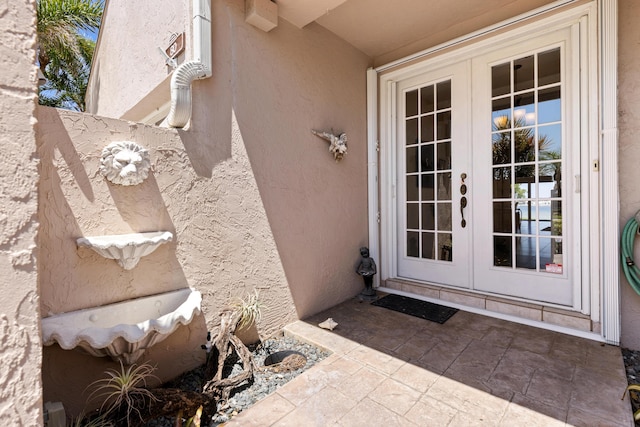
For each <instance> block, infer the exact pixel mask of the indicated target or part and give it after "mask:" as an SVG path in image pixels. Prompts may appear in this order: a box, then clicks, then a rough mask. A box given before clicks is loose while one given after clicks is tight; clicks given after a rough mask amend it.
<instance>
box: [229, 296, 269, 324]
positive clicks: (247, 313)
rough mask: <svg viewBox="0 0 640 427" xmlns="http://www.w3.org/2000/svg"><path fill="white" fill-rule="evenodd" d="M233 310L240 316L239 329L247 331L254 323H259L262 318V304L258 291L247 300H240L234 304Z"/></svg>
mask: <svg viewBox="0 0 640 427" xmlns="http://www.w3.org/2000/svg"><path fill="white" fill-rule="evenodd" d="M232 308H233V310H234V311H235V312H236V313H237V315H238V319H239V320H238V326H237V328H238V329H246V328H247V327H249V326H250V325H251V324H252V323H256V324H257V323H258V322H259V321H260V319H261V317H262V314H261V309H262V302H261V301H260V295H259V294H258V290H257V289H256V290H255V292H254V293H253V294H250V295H248V296H247V299H241V298H239V299H238V300H237V301H235V302H234V303H232Z"/></svg>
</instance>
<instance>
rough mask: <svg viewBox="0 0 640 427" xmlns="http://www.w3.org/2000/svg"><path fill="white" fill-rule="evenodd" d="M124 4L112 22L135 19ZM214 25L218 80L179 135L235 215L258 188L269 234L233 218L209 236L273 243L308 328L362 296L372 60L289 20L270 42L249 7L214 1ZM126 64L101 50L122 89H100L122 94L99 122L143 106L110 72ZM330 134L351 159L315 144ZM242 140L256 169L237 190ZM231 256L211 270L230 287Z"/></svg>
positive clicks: (103, 100) (223, 254) (118, 29)
mask: <svg viewBox="0 0 640 427" xmlns="http://www.w3.org/2000/svg"><path fill="white" fill-rule="evenodd" d="M122 3H123V2H121V1H110V2H109V11H108V14H109V16H111V14H112V13H113V14H114V15H116V14H119V13H120V12H117V13H116V11H115V10H116V8H124V7H125V6H123V5H122ZM151 3H153V2H152V1H150V0H148V1H146V2H144V1H143V2H136V5H137V8H138V9H137V11H136V12H135V13H138V14H144V13H145V11H146V10H147V9H149V7H151V6H149V7H147V5H148V4H151ZM163 7H165V8H168V9H171V8H177V9H176V12H175V13H177V14H180V13H182V12H181V10H182V9H180V8H181V7H182V6H180V7H178V6H176V5H175V4H174V2H168V3H166V4H165V5H164V6H163ZM130 12H131V13H134V12H133V11H130ZM212 21H213V22H212V28H213V29H212V31H213V35H212V38H213V77H212V78H210V79H206V80H201V81H196V82H194V84H193V116H192V125H191V128H190V129H189V130H188V131H180V132H179V135H180V138H181V140H182V143H183V144H184V147H185V154H186V156H187V157H188V160H189V161H190V163H191V167H192V168H193V170H194V171H195V173H196V174H197V175H198V180H202V181H203V182H207V183H210V184H209V185H213V186H215V187H216V188H217V191H219V192H225V193H226V194H228V195H229V196H228V197H229V198H230V199H233V200H235V204H236V206H235V207H232V208H233V209H234V210H235V209H246V206H247V201H246V199H245V197H244V196H242V193H237V190H236V187H235V186H229V184H230V183H233V182H235V181H234V179H241V180H244V179H247V178H250V179H251V180H255V185H256V186H257V190H258V192H259V199H260V203H261V204H262V207H263V209H264V213H265V214H266V220H267V221H268V228H267V229H265V230H264V231H263V232H262V234H255V233H254V232H253V231H251V227H252V224H253V222H254V221H253V219H249V221H245V219H246V218H241V219H240V220H235V219H234V218H233V217H230V218H228V217H227V216H228V215H225V214H224V212H223V215H222V216H218V217H207V218H202V220H201V227H203V228H207V227H211V225H212V224H214V225H216V224H225V223H227V222H228V221H232V223H231V224H227V225H228V226H231V227H233V228H234V229H235V230H237V234H238V240H237V241H234V244H241V245H246V244H247V242H251V241H255V240H258V241H262V240H263V239H264V238H267V239H273V241H274V242H275V245H276V248H277V257H276V258H275V259H274V261H276V262H277V263H278V264H281V265H282V267H283V269H284V274H285V275H286V279H287V283H288V286H289V289H290V292H291V296H292V297H293V302H294V304H295V307H296V311H297V314H298V315H299V316H300V317H307V316H309V315H311V314H314V313H316V312H319V311H321V310H323V309H325V308H328V307H330V306H332V305H335V304H337V303H339V302H341V301H343V300H345V299H347V298H349V297H352V296H354V295H356V294H357V293H358V292H359V290H360V289H361V288H362V281H361V279H360V277H359V276H357V275H356V274H355V272H354V271H355V265H356V264H357V262H358V260H359V252H358V248H359V246H361V245H364V244H366V243H367V181H366V180H367V158H366V68H367V66H368V65H369V58H367V57H366V56H364V55H363V54H362V53H361V52H359V51H358V50H356V49H354V48H353V47H352V46H350V45H348V44H347V43H345V42H344V41H342V40H341V39H339V38H337V37H336V36H335V35H334V34H332V33H330V32H329V31H327V30H326V29H324V28H322V27H321V26H319V25H317V24H310V25H308V26H307V27H305V28H304V29H298V28H295V27H294V26H293V25H291V24H289V23H288V22H286V21H284V20H280V22H279V25H278V27H277V28H275V29H274V30H272V31H271V32H269V33H264V32H262V31H261V30H259V29H257V28H255V27H253V26H251V25H249V24H246V23H245V22H244V2H240V1H235V0H212ZM102 31H104V34H105V35H106V34H108V33H110V32H113V33H118V34H122V36H121V37H122V39H123V40H126V39H127V34H128V33H129V31H131V29H130V28H129V27H126V26H123V25H121V23H120V22H118V21H116V20H111V19H107V21H106V22H105V27H104V28H103V30H102ZM136 31H137V30H136ZM168 31H171V32H176V31H179V28H178V26H175V27H171V28H169V30H168ZM147 32H148V33H150V32H151V30H150V29H149V30H148V31H147ZM187 40H188V41H189V40H190V39H189V37H188V38H187ZM114 43H116V41H114ZM103 45H104V46H103ZM119 54H120V51H119V50H118V49H113V48H112V47H107V46H106V39H102V41H101V43H100V46H99V49H98V58H97V60H98V61H99V63H100V64H101V66H100V70H107V69H109V70H111V71H110V72H116V73H118V76H119V77H120V82H119V84H118V85H113V86H109V87H107V86H106V83H105V82H106V80H104V79H100V77H98V78H99V79H100V80H101V83H100V93H104V92H105V91H106V92H110V91H114V93H118V94H120V96H119V97H115V96H108V97H107V96H102V95H100V96H98V97H97V98H96V99H95V101H96V105H95V111H96V112H97V113H98V114H106V113H107V112H113V114H114V115H116V116H118V115H121V114H124V113H125V112H126V111H127V110H128V109H130V108H131V103H132V99H133V98H135V97H133V96H130V94H132V93H136V92H135V91H136V90H137V89H136V88H135V86H136V83H135V82H136V81H137V77H133V75H134V74H135V73H137V72H138V71H137V70H136V69H134V68H133V67H130V68H126V69H118V70H115V69H111V68H108V67H110V65H108V64H111V63H114V61H115V62H116V63H117V61H118V60H117V59H115V58H113V56H114V55H119ZM186 59H190V58H189V57H187V58H186ZM165 68H166V67H165V66H164V65H163V63H162V62H161V61H160V62H159V64H157V66H156V68H154V69H153V70H147V74H146V77H147V78H149V79H150V80H151V81H157V80H159V79H161V78H162V77H163V76H164V75H165V72H166V70H165ZM98 76H99V75H98ZM166 100H169V92H168V90H167V92H166ZM331 128H334V130H335V131H336V132H342V131H344V132H347V134H348V136H349V152H348V154H347V156H346V157H345V158H344V159H343V160H342V162H340V163H336V162H335V161H334V160H333V157H332V156H331V155H330V153H329V152H328V144H327V143H326V142H325V141H323V140H321V139H320V138H318V137H315V136H313V135H312V134H311V132H310V131H311V129H320V130H331ZM238 139H239V140H241V141H242V149H243V150H246V160H247V163H246V164H244V165H241V166H240V167H239V168H238V172H237V173H238V174H239V175H238V177H237V178H234V177H231V176H229V175H228V173H227V171H226V165H227V164H228V162H229V160H230V158H232V152H233V150H234V148H233V144H232V141H234V140H238ZM198 182H200V181H198ZM237 187H238V188H240V189H243V188H244V186H243V185H238V186H237ZM254 188H256V187H254ZM187 194H191V190H190V191H189V192H188V193H187ZM211 202H212V203H215V201H213V200H212V201H211ZM200 203H202V202H200ZM250 205H251V204H249V206H250ZM263 235H264V237H262V236H263ZM241 236H242V237H241ZM230 249H232V248H226V247H223V248H222V250H221V251H219V252H218V253H216V254H215V260H216V265H215V266H212V268H213V271H215V273H216V275H217V276H218V277H219V278H220V279H221V280H222V278H224V280H225V281H227V282H230V280H229V276H230V274H229V271H233V270H234V269H235V268H236V267H235V264H237V262H238V260H237V259H236V258H235V257H233V256H228V253H229V250H230ZM260 250H262V249H252V248H250V247H247V248H246V249H245V252H246V257H247V259H249V260H251V259H257V258H256V257H259V256H260V253H259V251H260ZM261 269H262V265H261V263H260V262H257V261H255V262H253V266H252V267H251V268H250V270H249V271H247V274H248V275H249V276H251V275H253V274H256V275H257V277H262V276H263V274H262V273H261V272H260V270H261ZM246 280H255V279H246ZM263 285H266V283H264V282H263Z"/></svg>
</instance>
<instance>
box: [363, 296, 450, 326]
mask: <svg viewBox="0 0 640 427" xmlns="http://www.w3.org/2000/svg"><path fill="white" fill-rule="evenodd" d="M371 304H373V305H377V306H378V307H384V308H388V309H389V310H394V311H399V312H400V313H404V314H408V315H411V316H415V317H419V318H421V319H425V320H431V321H432V322H437V323H440V324H443V323H444V322H446V321H447V320H449V319H450V318H451V316H453V315H454V314H456V313H457V312H458V309H457V308H451V307H445V306H443V305H439V304H433V303H431V302H428V301H421V300H417V299H413V298H409V297H405V296H402V295H394V294H391V295H387V296H384V297H382V298H380V299H379V300H377V301H374V302H372V303H371Z"/></svg>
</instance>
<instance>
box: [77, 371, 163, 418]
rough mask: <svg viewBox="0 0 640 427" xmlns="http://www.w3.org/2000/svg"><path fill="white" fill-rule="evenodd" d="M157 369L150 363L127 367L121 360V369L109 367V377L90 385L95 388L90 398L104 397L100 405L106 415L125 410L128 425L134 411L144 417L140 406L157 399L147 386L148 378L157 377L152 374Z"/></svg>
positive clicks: (102, 412)
mask: <svg viewBox="0 0 640 427" xmlns="http://www.w3.org/2000/svg"><path fill="white" fill-rule="evenodd" d="M155 369H156V368H155V367H153V366H151V365H149V364H148V363H143V364H141V365H136V364H132V365H130V366H128V367H126V368H125V367H124V365H123V364H122V362H120V370H119V371H118V370H117V369H108V370H106V371H105V374H106V375H107V378H102V379H99V380H97V381H94V382H93V383H91V384H90V385H89V387H94V388H95V390H94V391H93V392H92V393H91V395H90V396H89V400H91V399H92V398H93V397H99V398H102V399H104V400H103V402H102V405H101V406H100V412H101V414H102V415H103V416H105V417H107V416H108V415H111V414H112V413H114V412H115V413H117V412H119V411H123V412H124V418H126V420H127V425H128V424H130V421H131V414H133V413H134V412H136V413H137V414H138V416H139V417H140V419H142V414H141V412H140V409H139V407H142V406H143V405H144V404H145V401H146V400H147V399H148V400H157V399H156V397H155V396H154V395H153V393H152V392H151V391H149V390H148V389H147V388H146V387H147V380H149V379H150V378H156V377H155V375H153V374H152V373H153V371H154V370H155Z"/></svg>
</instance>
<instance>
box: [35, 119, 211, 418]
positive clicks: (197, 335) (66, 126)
mask: <svg viewBox="0 0 640 427" xmlns="http://www.w3.org/2000/svg"><path fill="white" fill-rule="evenodd" d="M36 115H37V118H38V125H37V126H36V139H37V145H38V155H39V157H40V166H39V168H40V178H41V179H40V183H39V206H38V215H39V219H40V229H39V233H38V242H37V243H38V248H39V254H40V255H39V262H38V282H39V288H40V304H41V313H42V316H44V317H47V316H50V315H52V314H56V313H61V312H69V311H75V310H79V309H83V308H89V307H96V306H101V305H105V304H109V303H112V302H117V301H123V300H128V299H132V298H136V297H141V296H147V295H155V294H158V293H163V292H166V291H171V290H175V289H181V288H185V287H188V286H189V283H188V282H187V279H186V275H185V273H184V271H183V268H182V266H181V263H180V262H179V261H178V259H177V256H176V250H177V238H174V240H173V242H172V243H170V244H166V245H162V246H161V247H159V248H158V249H157V250H156V251H155V252H153V253H152V254H150V255H148V256H146V257H143V258H142V259H141V261H140V262H139V264H138V265H137V266H136V267H135V268H134V269H132V270H124V269H123V268H121V267H120V266H119V265H118V264H117V263H116V262H115V261H114V260H110V259H105V258H103V257H101V256H100V255H98V254H97V253H95V252H94V251H92V250H90V249H87V248H78V247H77V244H76V239H77V238H78V237H82V236H97V235H105V234H127V233H131V232H142V231H157V230H156V229H159V230H162V231H171V232H173V233H174V234H176V230H175V228H176V227H175V226H174V224H173V222H172V220H171V217H170V214H169V210H168V209H167V203H166V202H165V200H164V199H163V196H162V194H161V193H162V192H161V190H160V186H159V183H158V181H157V179H156V176H154V175H153V173H152V174H151V175H150V176H149V177H148V178H147V179H146V180H145V181H144V182H143V183H142V184H139V185H138V186H131V187H119V186H115V185H114V184H111V183H108V182H107V181H106V180H105V179H104V178H103V177H102V175H101V174H100V173H99V164H100V158H101V153H102V148H103V147H104V146H106V145H107V144H108V143H110V142H113V141H114V140H115V141H117V140H136V141H137V142H139V143H140V144H141V145H143V146H147V147H149V146H151V145H152V144H153V143H155V142H156V141H158V140H159V142H160V144H162V143H165V142H166V143H167V144H168V143H169V142H171V141H173V140H177V138H176V137H175V134H174V133H171V134H169V136H166V135H167V132H166V130H165V131H156V130H154V129H151V128H148V127H143V128H141V129H140V128H139V127H138V126H137V125H135V124H131V123H127V122H123V121H117V120H109V119H103V118H99V117H94V116H90V115H86V114H78V113H72V112H65V111H60V110H56V109H53V108H48V107H38V108H37V110H36ZM158 135H159V137H158ZM163 136H164V138H165V139H164V140H163V139H162V137H163ZM154 148H156V147H154ZM167 175H169V174H167ZM164 185H170V184H164ZM178 237H180V236H178ZM206 331H207V327H206V322H205V317H204V316H203V315H200V316H197V317H196V318H195V319H194V320H193V321H192V322H191V323H190V324H189V325H188V326H181V327H180V328H178V329H177V330H176V331H175V332H174V333H173V334H171V336H170V337H168V338H167V340H165V341H163V342H162V343H159V344H158V345H157V346H154V347H152V348H151V349H149V350H148V351H147V353H146V354H145V355H144V356H143V360H141V361H140V362H142V361H144V360H148V361H149V362H150V363H151V364H153V365H157V366H158V370H157V371H156V375H157V376H158V377H159V378H160V379H161V380H167V379H170V378H172V377H175V376H177V375H179V374H180V373H182V372H183V371H185V370H188V369H191V368H193V367H195V366H197V365H199V364H201V363H202V362H203V360H204V354H202V353H203V352H202V351H201V349H200V344H202V343H203V341H204V340H205V339H206ZM116 366H118V365H116V364H114V362H112V361H111V360H110V359H107V358H97V357H93V356H88V355H85V354H82V353H80V351H78V350H62V349H61V348H60V347H59V346H58V345H56V344H54V345H52V346H49V347H45V348H44V350H43V371H42V377H43V388H44V390H43V393H44V399H45V401H46V400H51V401H62V402H63V404H64V405H65V408H67V411H68V413H70V414H78V413H79V412H80V411H81V410H83V409H84V404H85V399H86V397H87V395H86V394H84V391H85V388H86V387H87V385H88V384H90V383H91V382H93V381H95V380H96V379H98V378H101V377H103V372H104V370H105V369H108V368H113V367H116Z"/></svg>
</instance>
